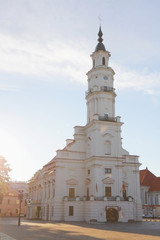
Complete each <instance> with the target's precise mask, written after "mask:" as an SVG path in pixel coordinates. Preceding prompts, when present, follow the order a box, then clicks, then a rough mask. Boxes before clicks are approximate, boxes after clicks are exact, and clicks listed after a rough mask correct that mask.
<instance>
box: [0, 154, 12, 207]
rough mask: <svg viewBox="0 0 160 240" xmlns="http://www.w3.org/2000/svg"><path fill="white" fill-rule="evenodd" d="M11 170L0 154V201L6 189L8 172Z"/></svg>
mask: <svg viewBox="0 0 160 240" xmlns="http://www.w3.org/2000/svg"><path fill="white" fill-rule="evenodd" d="M10 171H11V169H10V167H9V165H8V163H7V161H6V159H5V158H3V157H2V156H0V203H1V202H2V199H3V196H4V194H5V193H6V191H7V185H8V184H7V183H8V181H9V172H10Z"/></svg>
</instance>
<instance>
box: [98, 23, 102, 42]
mask: <svg viewBox="0 0 160 240" xmlns="http://www.w3.org/2000/svg"><path fill="white" fill-rule="evenodd" d="M98 36H99V38H98V42H99V43H102V42H103V38H102V36H103V33H102V30H101V25H100V27H99V32H98Z"/></svg>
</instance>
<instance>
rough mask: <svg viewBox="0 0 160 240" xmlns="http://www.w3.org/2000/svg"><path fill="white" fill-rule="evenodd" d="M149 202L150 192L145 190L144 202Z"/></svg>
mask: <svg viewBox="0 0 160 240" xmlns="http://www.w3.org/2000/svg"><path fill="white" fill-rule="evenodd" d="M147 203H148V192H147V191H145V192H144V204H147Z"/></svg>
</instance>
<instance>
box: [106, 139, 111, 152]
mask: <svg viewBox="0 0 160 240" xmlns="http://www.w3.org/2000/svg"><path fill="white" fill-rule="evenodd" d="M105 154H106V155H111V142H110V141H108V140H107V141H106V142H105Z"/></svg>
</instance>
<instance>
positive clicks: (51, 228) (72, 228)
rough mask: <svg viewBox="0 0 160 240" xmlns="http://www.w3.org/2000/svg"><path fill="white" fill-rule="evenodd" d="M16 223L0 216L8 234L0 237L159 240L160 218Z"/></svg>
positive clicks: (14, 239)
mask: <svg viewBox="0 0 160 240" xmlns="http://www.w3.org/2000/svg"><path fill="white" fill-rule="evenodd" d="M17 223H18V222H17V219H15V218H0V232H2V233H4V234H7V235H8V236H12V238H6V239H5V238H4V239H3V238H2V239H3V240H136V239H140V240H160V221H154V222H153V221H151V222H149V221H142V222H135V223H106V224H87V223H84V222H83V223H75V222H74V223H64V222H59V223H58V222H55V223H53V222H45V221H29V220H25V219H24V220H22V222H21V226H17ZM0 236H1V235H0ZM2 239H1V238H0V240H2Z"/></svg>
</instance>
